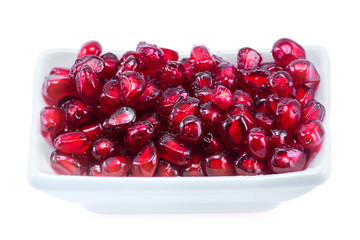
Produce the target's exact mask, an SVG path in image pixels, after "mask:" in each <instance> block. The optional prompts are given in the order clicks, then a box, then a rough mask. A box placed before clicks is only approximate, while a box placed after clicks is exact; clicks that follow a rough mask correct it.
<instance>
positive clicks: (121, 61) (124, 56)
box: [119, 51, 139, 65]
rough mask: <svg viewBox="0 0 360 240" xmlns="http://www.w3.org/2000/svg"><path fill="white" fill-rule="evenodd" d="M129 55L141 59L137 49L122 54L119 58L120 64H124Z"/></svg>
mask: <svg viewBox="0 0 360 240" xmlns="http://www.w3.org/2000/svg"><path fill="white" fill-rule="evenodd" d="M129 57H134V58H136V59H139V55H138V54H137V53H136V52H135V51H127V52H125V53H124V54H123V55H122V56H121V58H120V60H119V63H120V65H121V64H123V63H124V62H125V60H126V59H128V58H129Z"/></svg>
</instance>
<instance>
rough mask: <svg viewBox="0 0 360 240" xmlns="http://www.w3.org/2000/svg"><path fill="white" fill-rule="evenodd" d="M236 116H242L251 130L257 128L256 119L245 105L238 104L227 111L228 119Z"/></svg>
mask: <svg viewBox="0 0 360 240" xmlns="http://www.w3.org/2000/svg"><path fill="white" fill-rule="evenodd" d="M234 115H240V116H242V117H243V118H244V121H245V123H246V125H247V126H248V128H249V129H250V128H253V127H256V126H257V123H256V120H255V119H254V117H253V115H252V113H251V111H249V109H248V108H247V107H246V106H245V105H242V104H236V105H234V106H232V107H230V108H228V109H226V115H225V116H226V117H230V116H234Z"/></svg>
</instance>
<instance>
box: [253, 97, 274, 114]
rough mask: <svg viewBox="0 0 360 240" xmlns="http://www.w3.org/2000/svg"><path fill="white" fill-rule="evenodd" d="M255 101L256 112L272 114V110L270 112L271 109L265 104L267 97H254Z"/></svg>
mask: <svg viewBox="0 0 360 240" xmlns="http://www.w3.org/2000/svg"><path fill="white" fill-rule="evenodd" d="M254 101H255V108H254V112H262V113H265V114H268V115H272V113H271V112H269V110H268V109H267V108H266V106H265V102H266V98H258V97H257V98H254Z"/></svg>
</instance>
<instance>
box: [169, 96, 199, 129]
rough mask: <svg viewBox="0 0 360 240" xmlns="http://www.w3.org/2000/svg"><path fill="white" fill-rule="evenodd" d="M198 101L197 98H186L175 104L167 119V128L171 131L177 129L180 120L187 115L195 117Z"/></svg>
mask: <svg viewBox="0 0 360 240" xmlns="http://www.w3.org/2000/svg"><path fill="white" fill-rule="evenodd" d="M199 105H200V101H199V99H197V98H193V97H186V98H185V99H181V100H180V101H179V102H177V103H176V104H175V105H174V107H173V109H172V111H171V113H170V116H169V119H168V122H169V127H170V128H171V129H173V130H176V129H178V127H179V124H180V122H181V120H182V119H184V118H185V117H186V116H189V115H197V114H198V111H199Z"/></svg>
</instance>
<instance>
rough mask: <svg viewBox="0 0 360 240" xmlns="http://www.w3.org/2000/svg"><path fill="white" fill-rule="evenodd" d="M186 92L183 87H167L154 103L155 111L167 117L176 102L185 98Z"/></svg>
mask: <svg viewBox="0 0 360 240" xmlns="http://www.w3.org/2000/svg"><path fill="white" fill-rule="evenodd" d="M186 96H187V93H186V91H185V89H184V88H182V87H176V88H168V89H166V90H165V91H164V92H163V93H162V95H161V96H160V98H159V99H158V101H157V103H156V112H157V114H159V115H160V116H161V117H163V118H165V119H167V118H168V117H169V115H170V113H171V111H172V109H173V107H174V105H175V104H176V103H178V102H179V101H180V100H182V99H184V98H186Z"/></svg>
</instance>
